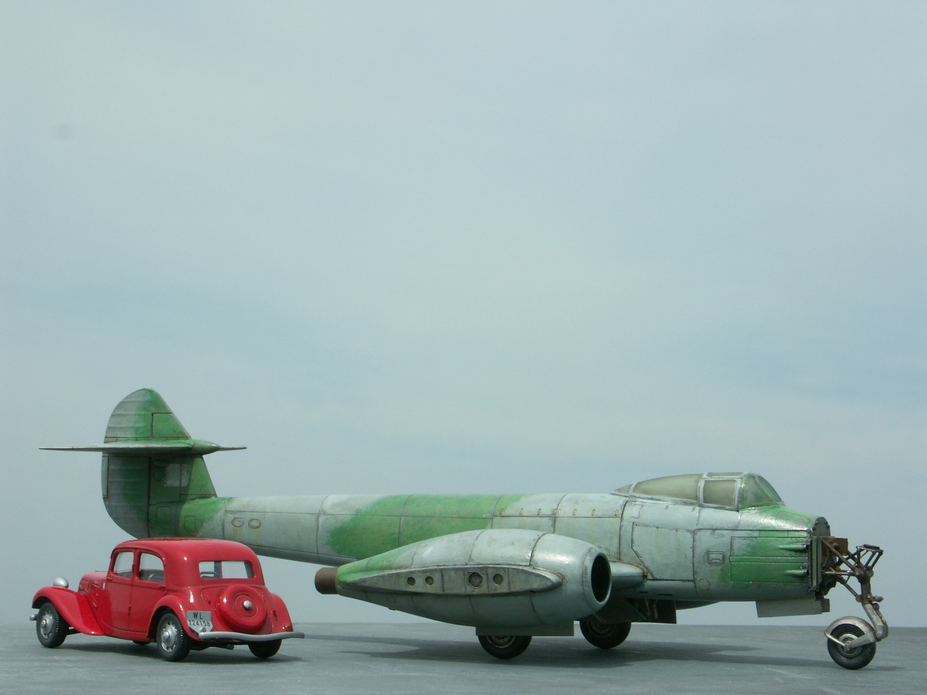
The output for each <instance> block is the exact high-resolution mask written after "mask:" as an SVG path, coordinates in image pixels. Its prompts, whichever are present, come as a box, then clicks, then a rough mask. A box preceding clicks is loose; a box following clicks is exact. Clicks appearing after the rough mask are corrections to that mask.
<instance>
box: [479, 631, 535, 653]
mask: <svg viewBox="0 0 927 695" xmlns="http://www.w3.org/2000/svg"><path fill="white" fill-rule="evenodd" d="M478 639H479V640H480V646H481V647H482V648H483V649H485V650H486V652H487V653H488V654H492V655H493V656H494V657H496V658H497V659H514V658H515V657H516V656H518V655H519V654H521V653H522V652H524V651H525V650H526V649H527V648H528V645H529V644H531V637H529V636H527V635H479V637H478Z"/></svg>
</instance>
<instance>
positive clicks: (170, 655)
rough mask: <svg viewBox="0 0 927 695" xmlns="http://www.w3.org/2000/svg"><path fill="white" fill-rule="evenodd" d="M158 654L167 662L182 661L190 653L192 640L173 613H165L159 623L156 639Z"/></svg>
mask: <svg viewBox="0 0 927 695" xmlns="http://www.w3.org/2000/svg"><path fill="white" fill-rule="evenodd" d="M155 641H156V642H157V643H158V652H159V653H160V654H161V657H162V658H164V659H165V660H167V661H182V660H184V659H186V658H187V654H189V653H190V645H191V642H192V640H191V638H190V636H189V635H188V634H187V633H186V632H184V629H183V625H182V624H181V622H180V618H178V617H177V616H176V615H174V614H173V613H165V614H164V615H163V616H161V620H159V621H158V633H157V635H156V637H155Z"/></svg>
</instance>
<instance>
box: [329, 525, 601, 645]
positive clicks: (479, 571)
mask: <svg viewBox="0 0 927 695" xmlns="http://www.w3.org/2000/svg"><path fill="white" fill-rule="evenodd" d="M611 582H612V574H611V566H610V564H609V561H608V558H606V557H605V555H604V554H603V553H602V551H601V550H599V549H598V548H596V547H595V546H593V545H590V544H589V543H585V542H583V541H580V540H576V539H575V538H568V537H566V536H558V535H555V534H552V533H540V532H537V531H525V530H519V529H487V530H483V531H465V532H463V533H455V534H451V535H447V536H440V537H437V538H431V539H428V540H424V541H420V542H418V543H413V544H411V545H406V546H403V547H401V548H397V549H395V550H391V551H389V552H386V553H383V554H381V555H375V556H373V557H370V558H366V559H364V560H358V561H356V562H351V563H349V564H346V565H342V566H341V567H339V568H337V569H336V568H334V567H325V568H322V569H321V570H319V572H318V574H317V575H316V588H317V589H318V590H319V591H320V592H322V593H338V594H340V595H342V596H348V597H351V598H357V599H361V600H363V601H369V602H370V603H376V604H378V605H381V606H386V607H387V608H391V609H393V610H399V611H403V612H405V613H411V614H412V615H417V616H421V617H423V618H430V619H432V620H441V621H444V622H448V623H456V624H458V625H472V626H475V627H477V628H480V627H482V628H498V627H505V628H530V627H532V626H534V627H538V626H545V625H557V624H563V623H566V622H572V621H575V620H579V619H581V618H585V617H586V616H589V615H591V614H592V613H595V612H596V611H598V610H599V609H601V608H602V607H603V606H604V605H605V603H606V602H607V601H608V597H609V594H610V593H611Z"/></svg>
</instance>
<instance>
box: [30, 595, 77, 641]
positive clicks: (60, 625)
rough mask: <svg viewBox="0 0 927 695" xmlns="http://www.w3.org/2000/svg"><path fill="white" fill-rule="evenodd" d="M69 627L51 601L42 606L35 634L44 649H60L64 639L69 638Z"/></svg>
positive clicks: (36, 619)
mask: <svg viewBox="0 0 927 695" xmlns="http://www.w3.org/2000/svg"><path fill="white" fill-rule="evenodd" d="M68 627H69V625H68V624H67V622H65V620H64V618H62V617H61V614H60V613H58V609H57V608H55V606H54V605H53V604H52V602H51V601H46V602H45V603H43V604H42V607H41V608H39V614H38V615H37V616H36V618H35V634H36V636H37V637H38V638H39V642H41V643H42V646H43V647H48V648H49V649H53V648H55V647H60V646H61V643H62V642H64V638H65V637H67V636H68Z"/></svg>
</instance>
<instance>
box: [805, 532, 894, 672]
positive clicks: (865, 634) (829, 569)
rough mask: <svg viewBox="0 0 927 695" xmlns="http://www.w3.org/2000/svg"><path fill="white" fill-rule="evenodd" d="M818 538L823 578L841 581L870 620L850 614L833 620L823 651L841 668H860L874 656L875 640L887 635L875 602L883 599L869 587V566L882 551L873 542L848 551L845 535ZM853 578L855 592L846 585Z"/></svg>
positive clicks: (874, 562) (877, 640)
mask: <svg viewBox="0 0 927 695" xmlns="http://www.w3.org/2000/svg"><path fill="white" fill-rule="evenodd" d="M821 540H822V543H823V545H824V548H825V552H826V553H827V555H828V561H827V562H826V564H825V567H824V572H823V575H824V577H829V578H830V581H831V582H833V583H840V584H843V586H845V587H846V588H847V590H848V591H849V592H850V593H851V594H853V596H855V597H856V600H857V602H858V603H860V604H862V606H863V610H864V611H865V612H866V615H867V616H868V617H869V620H870V621H872V622H871V623H870V622H867V621H865V620H863V619H862V618H856V617H853V616H847V617H845V618H839V619H838V620H835V621H834V622H832V623H831V624H830V625H829V626H828V627H827V629H826V630H825V631H824V634H825V636H826V637H827V651H828V653H829V654H830V657H831V658H832V659H833V660H834V662H835V663H836V664H837V665H839V666H842V667H843V668H848V669H859V668H863V667H864V666H866V665H867V664H868V663H869V662H870V661H872V659H873V657H874V656H875V653H876V642H880V641H882V640H883V639H885V638H886V637H888V624H887V623H886V622H885V619H884V618H883V617H882V613H881V612H880V611H879V602H880V601H882V600H883V599H882V597H881V596H874V595H873V594H872V588H871V582H872V574H873V568H874V567H875V565H876V563H877V562H878V561H879V558H881V557H882V553H883V552H884V551H883V550H882V549H881V548H879V547H877V546H875V545H859V546H857V547H856V550H855V551H853V552H852V553H851V552H849V550H848V546H847V540H846V539H845V538H822V539H821ZM853 577H855V578H856V579H857V580H858V581H859V586H860V590H859V591H856V590H855V589H854V588H853V587H852V586H850V579H851V578H853ZM831 585H833V584H831Z"/></svg>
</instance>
